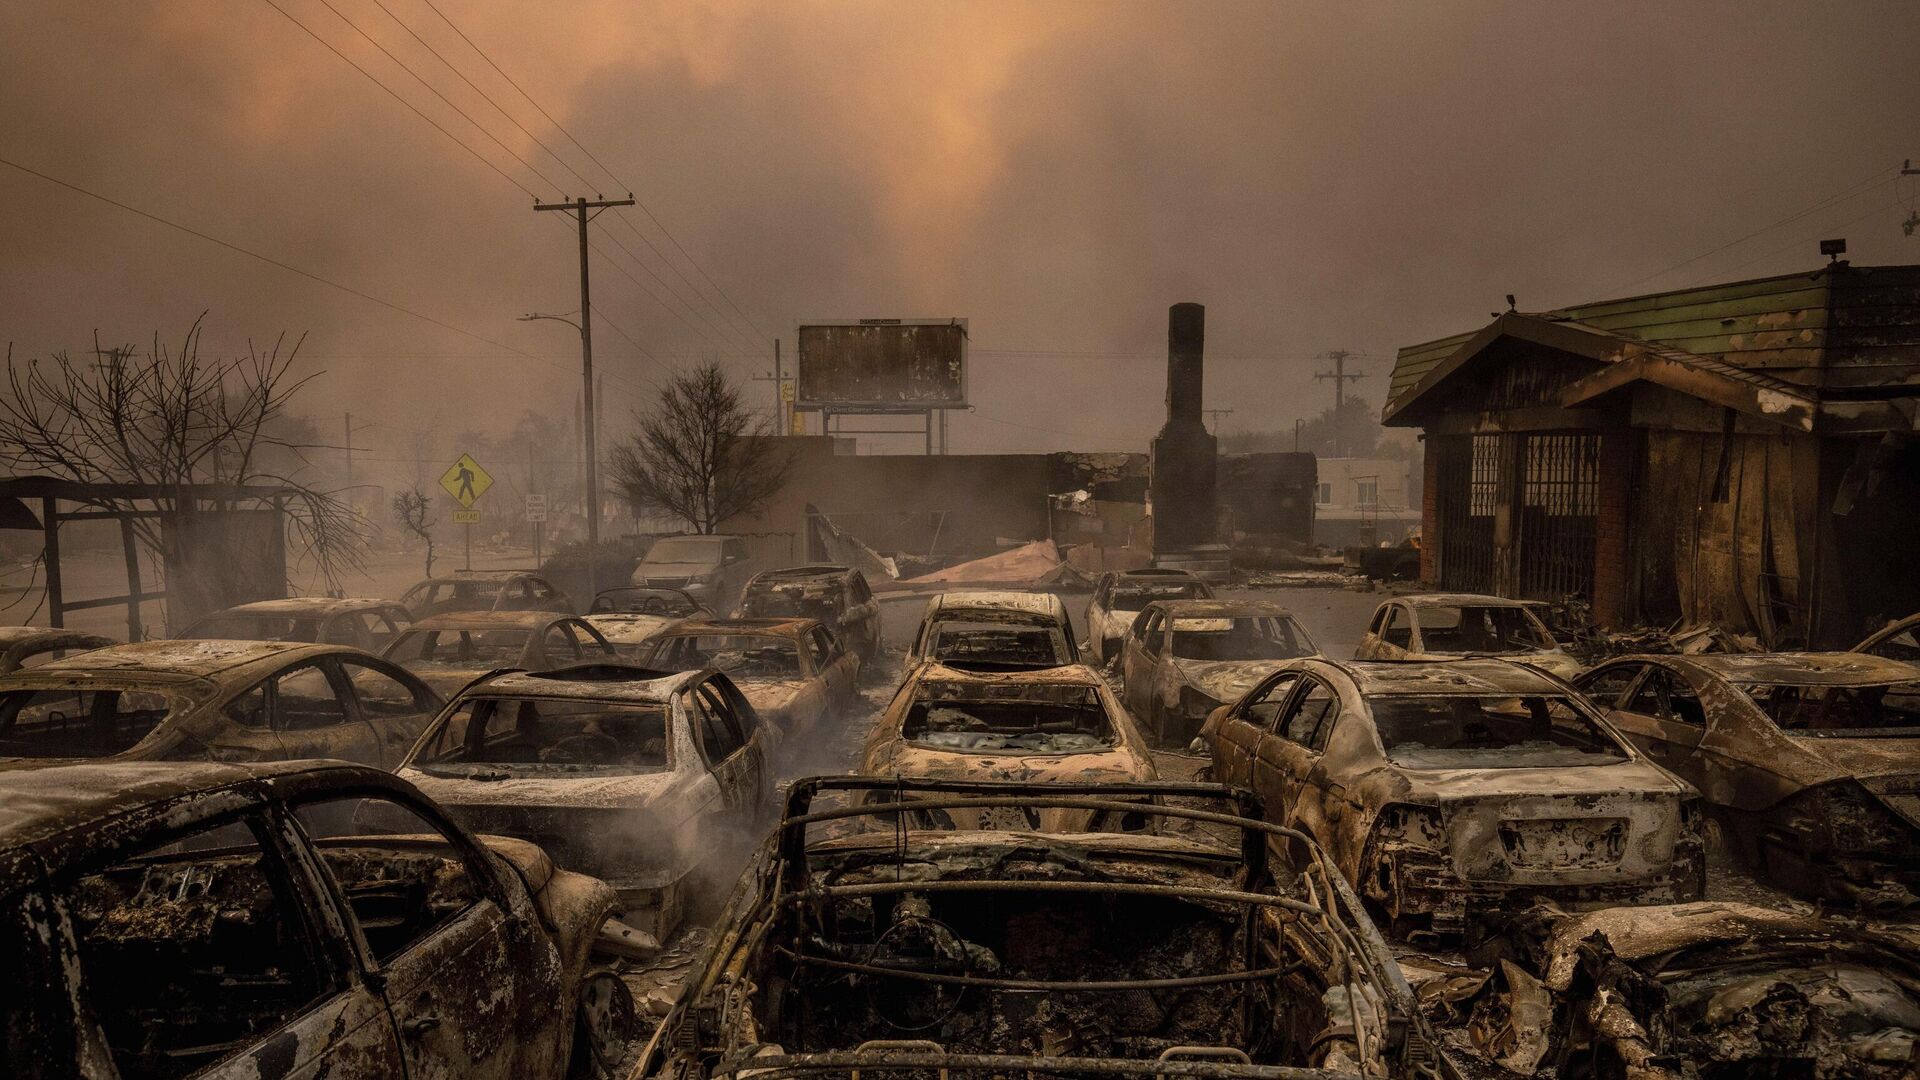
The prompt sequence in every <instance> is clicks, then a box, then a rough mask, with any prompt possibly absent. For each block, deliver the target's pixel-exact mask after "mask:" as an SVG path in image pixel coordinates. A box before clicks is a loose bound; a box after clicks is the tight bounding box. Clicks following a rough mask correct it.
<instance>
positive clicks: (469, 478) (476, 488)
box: [440, 454, 493, 509]
mask: <svg viewBox="0 0 1920 1080" xmlns="http://www.w3.org/2000/svg"><path fill="white" fill-rule="evenodd" d="M440 486H441V487H443V488H445V489H446V492H447V494H449V495H451V496H453V497H454V498H455V499H458V500H459V501H460V505H461V506H464V507H466V508H468V509H472V508H473V504H474V503H476V502H478V501H480V496H482V495H485V494H486V493H487V489H488V488H490V487H492V486H493V477H491V476H489V475H488V474H487V470H485V469H483V468H481V467H480V463H479V462H477V461H475V460H473V455H471V454H461V455H460V460H459V461H456V462H454V463H453V464H452V466H450V467H449V468H448V469H447V472H446V475H445V476H442V477H441V478H440Z"/></svg>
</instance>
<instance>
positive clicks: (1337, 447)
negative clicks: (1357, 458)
mask: <svg viewBox="0 0 1920 1080" xmlns="http://www.w3.org/2000/svg"><path fill="white" fill-rule="evenodd" d="M1352 355H1353V354H1352V353H1350V352H1348V351H1347V350H1345V349H1333V350H1330V351H1329V352H1328V353H1327V354H1326V356H1327V359H1329V360H1331V361H1333V370H1332V371H1317V372H1315V373H1314V376H1313V378H1314V381H1315V382H1318V381H1319V380H1321V379H1332V380H1333V416H1332V421H1333V456H1334V457H1345V456H1346V454H1345V453H1344V451H1345V449H1346V444H1345V443H1344V442H1343V441H1342V440H1341V438H1340V429H1341V426H1342V425H1341V423H1340V408H1341V406H1343V405H1345V404H1346V402H1347V384H1348V383H1349V382H1359V381H1360V380H1361V379H1364V378H1366V375H1367V373H1366V372H1364V371H1356V372H1354V373H1353V374H1351V375H1349V374H1347V357H1349V356H1352Z"/></svg>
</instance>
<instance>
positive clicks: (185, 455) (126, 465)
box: [0, 315, 366, 587]
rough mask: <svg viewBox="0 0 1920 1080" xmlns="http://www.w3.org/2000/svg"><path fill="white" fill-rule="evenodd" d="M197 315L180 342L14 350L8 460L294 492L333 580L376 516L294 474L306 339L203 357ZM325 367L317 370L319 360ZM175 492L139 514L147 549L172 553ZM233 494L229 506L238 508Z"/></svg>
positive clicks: (13, 464)
mask: <svg viewBox="0 0 1920 1080" xmlns="http://www.w3.org/2000/svg"><path fill="white" fill-rule="evenodd" d="M204 318H205V316H204V315H203V316H202V317H201V319H196V320H194V323H193V326H192V328H191V329H189V330H188V331H187V334H186V337H185V339H184V340H183V341H182V342H181V343H180V345H179V346H178V347H177V348H169V347H168V346H167V345H165V344H164V343H162V342H161V341H160V338H159V335H158V334H156V335H155V336H154V340H153V345H152V347H151V349H149V350H148V351H146V352H145V353H141V352H138V351H136V350H135V349H133V348H131V347H127V348H110V349H102V348H101V347H100V346H99V344H98V341H97V339H96V342H95V346H94V349H93V351H92V352H91V353H88V354H82V355H81V356H79V357H73V356H69V355H68V354H67V353H64V352H59V353H55V354H53V355H52V356H51V357H48V358H46V359H38V358H36V359H31V360H26V361H24V362H21V361H18V360H16V359H15V357H14V356H13V351H12V349H11V348H9V349H8V351H7V392H6V393H5V394H4V395H0V466H4V467H6V469H7V470H8V471H10V472H12V473H14V474H16V475H47V476H54V477H59V478H62V479H67V480H76V481H81V482H85V483H118V484H151V485H161V486H171V485H179V484H252V485H262V486H272V487H277V488H280V489H282V490H284V492H285V493H286V498H285V509H286V516H287V523H288V532H287V535H288V536H289V538H290V539H292V540H293V542H294V544H295V545H296V546H297V547H298V548H299V549H300V550H301V551H302V552H303V553H304V554H306V555H307V556H309V557H311V558H312V559H313V560H314V561H315V563H316V564H317V566H318V568H319V570H320V572H321V574H322V576H323V577H324V578H325V579H326V581H327V583H328V585H329V586H332V587H337V586H338V583H339V580H340V577H341V575H342V573H343V572H344V571H347V570H351V569H357V568H358V567H359V566H360V565H361V564H362V562H363V560H364V557H365V552H366V532H365V522H364V521H363V520H362V519H361V517H360V515H359V514H358V513H356V512H355V511H354V510H353V508H352V507H350V506H349V505H347V503H346V502H345V501H343V500H341V499H340V498H338V497H337V496H336V495H335V494H333V493H332V492H328V491H322V490H319V489H318V488H315V487H313V486H311V485H309V484H306V483H304V482H302V481H300V480H298V479H296V477H295V475H294V474H295V473H297V472H298V471H299V470H300V469H301V468H302V467H303V466H304V465H305V464H306V457H305V453H304V451H305V450H306V449H308V447H307V446H306V445H304V444H301V443H298V442H295V441H292V440H290V439H289V438H287V437H286V436H285V435H284V434H281V433H283V432H287V431H289V430H297V428H298V426H297V425H290V424H287V423H286V422H285V421H286V416H285V412H286V408H287V404H288V402H289V401H290V400H291V399H292V398H293V396H294V395H295V394H297V393H298V392H299V391H300V390H301V388H302V387H304V386H305V385H306V384H307V382H308V380H310V379H312V378H313V377H314V375H307V376H303V377H296V376H294V375H293V374H292V367H293V361H294V356H295V355H296V354H297V353H298V352H299V349H300V341H298V340H296V341H295V342H293V344H292V347H290V348H288V347H286V338H285V336H284V335H282V336H281V337H280V338H277V339H275V341H274V343H273V347H272V348H271V349H270V350H268V351H266V352H264V353H263V352H260V351H258V350H256V349H254V348H253V347H252V346H251V345H249V346H248V349H247V355H245V356H244V357H235V358H221V359H203V358H202V357H201V356H200V331H201V323H202V321H203V320H204ZM315 374H318V373H317V372H316V373H315ZM179 503H180V501H179V500H178V499H175V498H164V497H163V498H160V499H157V500H154V501H153V508H154V509H157V510H159V511H160V512H161V517H159V518H153V517H139V518H135V519H133V528H134V529H135V532H136V535H138V537H139V538H140V541H141V543H142V544H144V545H145V546H146V547H147V549H148V550H150V551H152V552H154V553H156V554H158V555H160V556H161V557H162V558H163V559H164V560H165V561H166V562H167V564H168V565H173V564H174V563H175V562H176V561H177V557H178V556H179V555H180V553H179V552H174V551H171V550H170V549H169V545H170V544H171V543H173V539H172V534H171V533H170V531H169V530H168V529H167V528H166V527H165V526H164V524H163V523H164V522H166V521H168V520H172V519H176V517H177V515H178V514H180V513H181V512H182V511H190V510H193V509H195V507H193V506H186V505H180V504H179ZM95 505H98V506H100V507H102V508H104V509H109V510H130V509H140V508H141V507H138V506H136V505H135V504H134V503H133V502H131V501H127V500H100V501H98V502H97V503H96V504H95ZM232 508H234V507H231V506H222V507H219V509H232Z"/></svg>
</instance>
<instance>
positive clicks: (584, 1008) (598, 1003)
mask: <svg viewBox="0 0 1920 1080" xmlns="http://www.w3.org/2000/svg"><path fill="white" fill-rule="evenodd" d="M633 1020H634V1010H633V995H632V993H631V992H629V991H628V990H627V984H626V983H624V982H622V981H621V980H620V977H619V976H618V975H615V974H614V973H613V972H611V971H596V972H592V973H590V974H589V975H588V976H587V979H586V984H585V985H584V986H583V987H582V988H581V992H580V1022H581V1025H582V1026H583V1027H585V1029H586V1033H587V1047H588V1049H589V1050H591V1051H592V1052H593V1058H594V1062H595V1063H596V1064H598V1065H599V1066H600V1067H601V1069H603V1070H611V1069H612V1068H613V1067H614V1066H615V1065H618V1064H619V1063H620V1058H621V1055H622V1053H623V1052H624V1050H625V1047H626V1033H627V1032H628V1031H629V1030H631V1029H632V1027H633Z"/></svg>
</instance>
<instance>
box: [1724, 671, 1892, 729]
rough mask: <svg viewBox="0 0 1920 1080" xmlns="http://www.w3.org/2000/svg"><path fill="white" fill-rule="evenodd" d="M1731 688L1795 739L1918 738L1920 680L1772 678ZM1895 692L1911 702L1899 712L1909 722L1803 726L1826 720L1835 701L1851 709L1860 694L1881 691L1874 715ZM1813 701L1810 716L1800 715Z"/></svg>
mask: <svg viewBox="0 0 1920 1080" xmlns="http://www.w3.org/2000/svg"><path fill="white" fill-rule="evenodd" d="M1731 685H1732V686H1733V688H1734V689H1735V690H1738V691H1739V692H1740V695H1741V696H1742V697H1743V698H1745V699H1746V700H1747V702H1748V703H1750V704H1751V705H1752V706H1753V707H1754V710H1755V711H1756V712H1758V713H1759V714H1760V715H1761V716H1764V717H1766V719H1767V722H1768V723H1770V724H1772V725H1773V726H1774V727H1775V728H1777V729H1779V730H1780V732H1781V733H1782V734H1784V735H1790V736H1792V737H1794V738H1797V739H1912V738H1920V678H1916V679H1912V680H1899V681H1892V680H1889V681H1887V682H1875V683H1851V684H1844V685H1839V684H1834V683H1811V682H1790V681H1787V680H1781V679H1774V680H1768V681H1766V682H1758V681H1738V682H1732V683H1731ZM1896 689H1901V690H1903V691H1904V693H1903V694H1902V696H1903V697H1906V698H1907V699H1908V700H1909V701H1910V702H1911V706H1910V709H1902V710H1900V711H1901V712H1902V713H1904V714H1906V715H1908V716H1911V717H1912V718H1913V719H1912V722H1910V723H1906V724H1898V725H1891V724H1890V725H1875V726H1870V727H1858V726H1845V727H1812V726H1803V725H1810V724H1814V723H1818V722H1820V721H1822V720H1825V719H1826V718H1827V716H1828V713H1829V712H1830V711H1831V709H1832V708H1833V704H1834V703H1835V702H1837V701H1846V702H1848V703H1849V705H1850V706H1851V705H1853V704H1854V703H1855V702H1856V701H1857V698H1858V695H1859V694H1860V692H1861V691H1879V692H1880V697H1879V698H1878V699H1877V700H1876V701H1875V702H1874V703H1873V705H1872V708H1873V709H1874V710H1875V712H1876V713H1879V712H1881V711H1883V710H1885V709H1886V701H1885V698H1886V695H1887V692H1888V691H1892V690H1896ZM1756 690H1764V691H1766V693H1764V694H1756V693H1755V691H1756ZM1782 691H1791V692H1792V693H1786V694H1783V693H1781V692H1782ZM1806 691H1816V692H1817V693H1815V694H1812V695H1809V694H1807V693H1806ZM1813 702H1819V705H1818V706H1817V709H1816V711H1814V712H1813V713H1812V715H1810V716H1804V717H1803V716H1802V713H1803V712H1804V710H1806V708H1807V707H1808V706H1809V705H1810V704H1812V703H1813ZM1785 709H1791V710H1792V712H1790V713H1788V714H1787V717H1783V716H1782V715H1781V713H1782V711H1783V710H1785ZM1789 718H1791V719H1792V721H1793V723H1792V725H1791V726H1790V725H1789Z"/></svg>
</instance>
